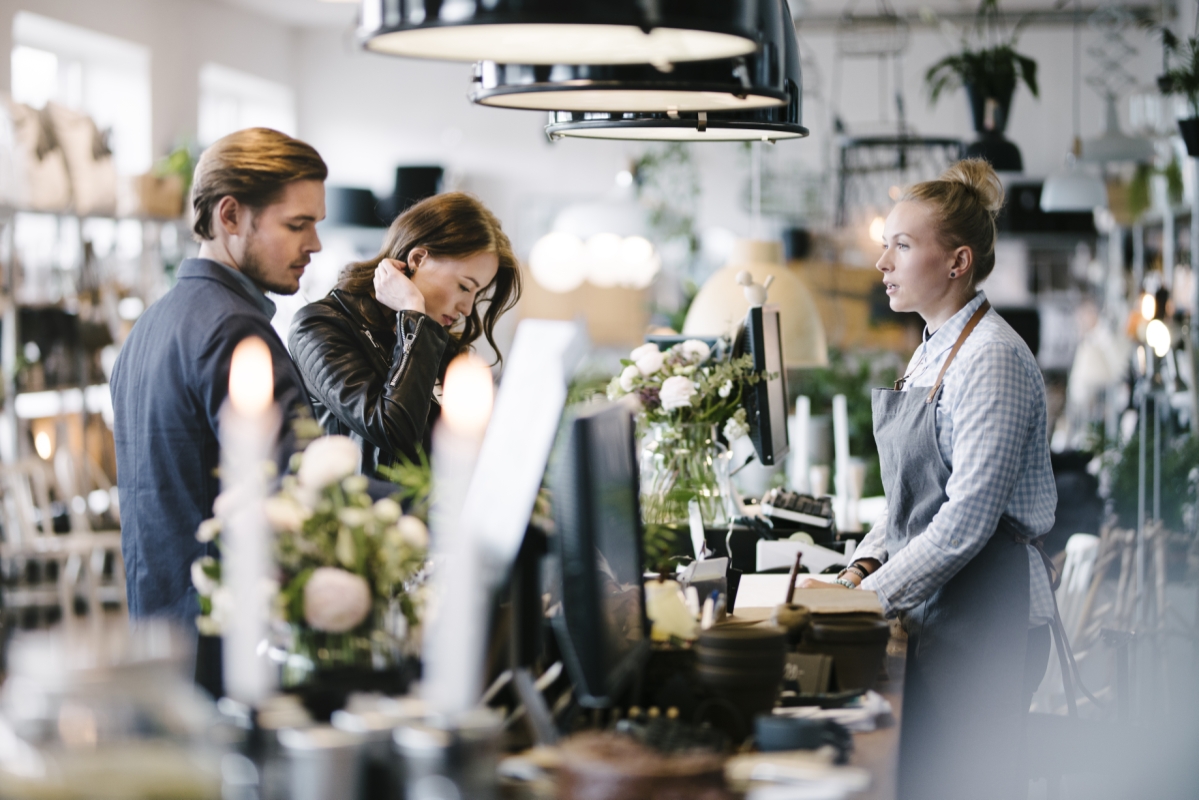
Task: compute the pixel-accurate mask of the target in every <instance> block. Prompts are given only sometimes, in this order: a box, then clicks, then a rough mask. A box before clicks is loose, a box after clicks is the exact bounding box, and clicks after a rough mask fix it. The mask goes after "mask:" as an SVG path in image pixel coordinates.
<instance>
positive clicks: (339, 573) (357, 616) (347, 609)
mask: <svg viewBox="0 0 1199 800" xmlns="http://www.w3.org/2000/svg"><path fill="white" fill-rule="evenodd" d="M370 610H371V590H370V586H368V585H367V583H366V581H365V580H364V579H363V578H362V576H360V575H355V574H353V573H352V572H346V571H345V570H344V569H336V568H334V567H319V568H318V569H316V570H314V571H313V573H312V576H311V577H310V578H309V579H308V583H306V584H304V620H305V621H306V622H307V623H308V624H309V625H311V626H312V627H313V628H315V629H316V630H318V631H326V632H328V633H345V632H346V631H349V630H353V629H354V628H356V627H358V626H359V625H360V624H361V623H362V621H363V620H364V619H366V616H367V614H369V613H370Z"/></svg>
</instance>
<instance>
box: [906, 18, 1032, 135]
mask: <svg viewBox="0 0 1199 800" xmlns="http://www.w3.org/2000/svg"><path fill="white" fill-rule="evenodd" d="M1023 24H1024V21H1023V20H1020V21H1019V22H1017V23H1016V25H1015V27H1014V28H1013V29H1012V31H1011V33H1004V31H1003V26H1002V19H1001V17H1000V13H999V0H982V2H981V3H980V4H979V7H978V12H977V13H976V14H975V23H974V26H973V27H972V28H969V29H967V30H966V31H965V32H963V35H962V49H961V51H960V52H957V53H954V54H952V55H949V56H946V57H945V58H943V59H941V60H940V61H938V62H937V63H935V64H933V65H932V66H931V67H929V68H928V71H927V72H925V74H924V82H925V84H926V85H927V86H928V90H929V97H930V99H931V101H932V102H933V103H934V104H935V103H936V102H937V100H938V99H939V98H940V96H941V93H942V92H944V91H946V90H953V89H959V88H965V89H966V91H967V93H968V94H969V95H970V101H971V106H972V109H971V110H972V111H973V113H974V127H975V130H977V131H979V132H980V133H981V132H983V131H987V130H994V131H996V132H998V133H1002V132H1003V129H1004V127H1005V126H1006V124H1007V114H1008V109H1009V108H1010V107H1011V103H1012V95H1013V94H1015V92H1016V88H1017V87H1018V86H1019V84H1020V83H1021V82H1023V83H1024V85H1025V86H1027V87H1028V90H1029V91H1030V92H1032V96H1033V97H1040V89H1039V87H1038V85H1037V62H1036V61H1034V60H1033V59H1031V58H1029V57H1028V56H1026V55H1022V54H1020V53H1018V52H1016V40H1017V38H1018V36H1019V33H1020V28H1021V27H1022V26H1023Z"/></svg>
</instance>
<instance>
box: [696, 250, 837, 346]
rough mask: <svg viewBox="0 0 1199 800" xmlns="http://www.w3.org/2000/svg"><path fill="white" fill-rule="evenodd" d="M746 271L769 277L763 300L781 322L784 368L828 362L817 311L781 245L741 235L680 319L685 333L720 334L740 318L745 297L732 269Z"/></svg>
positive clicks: (731, 329) (756, 279)
mask: <svg viewBox="0 0 1199 800" xmlns="http://www.w3.org/2000/svg"><path fill="white" fill-rule="evenodd" d="M743 270H744V271H747V272H749V273H750V274H751V275H752V276H753V278H754V282H755V283H758V284H761V283H765V281H766V278H768V277H773V278H774V281H773V282H772V283H771V284H770V291H769V295H768V298H767V302H769V303H771V304H773V305H777V306H778V307H779V311H780V318H779V321H780V323H781V324H782V337H783V360H784V362H785V363H786V365H787V367H788V368H790V369H802V368H810V367H823V366H827V365H828V343H827V341H826V340H825V337H824V325H823V323H822V322H821V320H820V310H819V308H817V306H816V301H815V300H814V299H813V298H812V294H811V292H809V291H808V287H807V286H805V285H804V282H803V281H802V280H800V278H799V276H798V275H796V274H795V273H794V272H793V271H792V270H790V269H788V268H787V265H786V262H785V261H784V260H783V244H782V242H777V241H759V240H753V239H742V240H740V241H738V242H737V244H736V246H735V247H734V248H733V255H732V257H731V258H730V259H729V263H728V264H727V265H726V266H724V267H722V268H720V269H719V270H718V271H717V272H716V273H715V274H713V275H712V277H710V278H708V280H707V281H705V282H704V285H703V288H701V289H700V290H699V294H697V295H696V296H695V300H694V301H693V302H692V303H691V308H690V310H688V312H687V320H686V321H685V322H684V323H683V331H682V333H683V335H685V336H723V335H725V334H731V333H733V332H734V331H735V330H736V328H737V326H738V325H740V324H741V323H742V322H744V320H745V315H746V313H747V312H748V311H749V301H748V300H747V299H746V298H745V294H744V292H743V291H742V287H741V286H740V285H739V284H738V283H737V273H739V272H741V271H743Z"/></svg>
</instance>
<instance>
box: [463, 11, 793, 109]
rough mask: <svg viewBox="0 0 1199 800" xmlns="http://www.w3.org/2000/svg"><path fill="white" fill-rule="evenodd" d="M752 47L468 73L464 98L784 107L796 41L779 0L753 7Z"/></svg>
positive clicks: (589, 105)
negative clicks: (723, 55) (645, 60)
mask: <svg viewBox="0 0 1199 800" xmlns="http://www.w3.org/2000/svg"><path fill="white" fill-rule="evenodd" d="M756 19H757V21H756V24H755V26H754V27H755V29H756V33H757V36H758V49H757V50H756V51H755V52H753V53H750V54H748V55H746V56H744V57H738V58H733V59H717V60H713V61H695V62H686V63H680V64H675V65H674V66H673V68H672V69H671V70H670V71H668V72H663V71H662V70H660V69H658V68H657V67H655V66H653V65H651V64H593V63H589V64H554V65H553V66H545V65H535V64H526V63H521V64H497V63H495V62H491V61H484V62H481V63H480V64H479V65H478V66H477V67H476V69H475V81H474V84H473V85H472V87H471V91H470V99H471V100H472V101H474V102H476V103H479V104H481V105H488V106H499V107H503V108H520V109H527V110H537V111H610V112H655V111H657V112H663V113H665V112H667V111H671V110H673V111H675V112H682V113H689V112H697V111H747V110H752V109H756V108H769V107H771V106H781V105H785V104H786V103H788V102H789V101H790V99H791V98H790V96H789V95H788V92H787V85H788V82H792V83H798V82H799V81H800V76H799V74H798V73H796V74H791V73H790V72H789V71H788V60H787V54H788V51H789V49H790V45H789V44H788V43H787V41H786V40H787V38H788V37H790V38H791V39H794V38H795V28H794V25H793V23H792V21H791V16H790V14H788V13H787V12H786V3H785V2H783V0H760V2H758V3H757V12H756Z"/></svg>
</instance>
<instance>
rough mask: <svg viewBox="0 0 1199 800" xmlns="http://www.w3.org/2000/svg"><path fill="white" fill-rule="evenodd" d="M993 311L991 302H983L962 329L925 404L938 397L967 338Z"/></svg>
mask: <svg viewBox="0 0 1199 800" xmlns="http://www.w3.org/2000/svg"><path fill="white" fill-rule="evenodd" d="M990 310H991V301H990V300H983V304H982V305H981V306H979V307H978V310H977V311H975V312H974V316H972V317H970V321H969V322H967V323H966V327H964V328H962V333H961V335H960V336H958V340H957V341H956V342H954V343H953V349H952V350H950V351H949V358H947V359H945V363H944V364H942V365H941V372H940V373H938V375H937V382H936V383H934V384H933V388H932V389H930V390H929V392H928V397H927V398H925V400H924V402H925V403H931V402H932V401H933V400H934V399H935V398H936V396H937V390H938V389H940V388H941V380H942V379H943V378H944V377H945V372H946V371H947V370H948V369H949V365H950V364H952V363H953V359H954V357H956V356H957V354H958V350H961V349H962V345H963V344H965V342H966V339H967V337H969V336H970V334H971V333H972V332H973V331H974V329H975V328H976V327H978V323H980V322H982V319H983V317H985V316H986V315H987V312H988V311H990Z"/></svg>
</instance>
